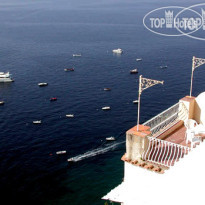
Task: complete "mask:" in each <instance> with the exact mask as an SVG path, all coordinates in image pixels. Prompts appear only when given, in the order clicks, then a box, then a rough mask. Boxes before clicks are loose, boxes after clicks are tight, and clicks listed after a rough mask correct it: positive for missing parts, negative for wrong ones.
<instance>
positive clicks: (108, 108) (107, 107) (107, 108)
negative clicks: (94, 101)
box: [102, 106, 111, 110]
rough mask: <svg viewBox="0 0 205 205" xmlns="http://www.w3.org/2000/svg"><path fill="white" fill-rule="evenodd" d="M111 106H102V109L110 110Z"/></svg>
mask: <svg viewBox="0 0 205 205" xmlns="http://www.w3.org/2000/svg"><path fill="white" fill-rule="evenodd" d="M110 109H111V108H110V107H109V106H106V107H102V110H110Z"/></svg>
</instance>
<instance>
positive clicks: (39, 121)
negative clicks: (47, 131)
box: [33, 120, 41, 124]
mask: <svg viewBox="0 0 205 205" xmlns="http://www.w3.org/2000/svg"><path fill="white" fill-rule="evenodd" d="M33 124H41V120H34V121H33Z"/></svg>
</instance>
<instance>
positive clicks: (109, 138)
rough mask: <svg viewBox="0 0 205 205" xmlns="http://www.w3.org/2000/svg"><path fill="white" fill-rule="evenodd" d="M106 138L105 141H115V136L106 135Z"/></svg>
mask: <svg viewBox="0 0 205 205" xmlns="http://www.w3.org/2000/svg"><path fill="white" fill-rule="evenodd" d="M106 140H107V141H115V138H114V137H107V138H106Z"/></svg>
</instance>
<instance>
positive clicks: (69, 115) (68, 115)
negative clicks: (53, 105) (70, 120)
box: [66, 114, 74, 117]
mask: <svg viewBox="0 0 205 205" xmlns="http://www.w3.org/2000/svg"><path fill="white" fill-rule="evenodd" d="M66 117H74V114H67V115H66Z"/></svg>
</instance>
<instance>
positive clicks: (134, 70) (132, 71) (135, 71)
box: [130, 68, 138, 74]
mask: <svg viewBox="0 0 205 205" xmlns="http://www.w3.org/2000/svg"><path fill="white" fill-rule="evenodd" d="M136 73H138V70H137V68H135V69H133V70H130V74H136Z"/></svg>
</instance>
